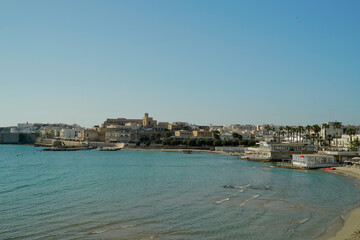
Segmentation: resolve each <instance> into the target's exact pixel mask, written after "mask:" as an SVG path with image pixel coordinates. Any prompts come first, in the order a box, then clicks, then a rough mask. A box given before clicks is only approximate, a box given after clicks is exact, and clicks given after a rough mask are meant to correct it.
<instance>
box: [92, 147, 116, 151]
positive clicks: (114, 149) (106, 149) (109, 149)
mask: <svg viewBox="0 0 360 240" xmlns="http://www.w3.org/2000/svg"><path fill="white" fill-rule="evenodd" d="M98 150H99V151H120V150H121V148H119V147H99V148H98Z"/></svg>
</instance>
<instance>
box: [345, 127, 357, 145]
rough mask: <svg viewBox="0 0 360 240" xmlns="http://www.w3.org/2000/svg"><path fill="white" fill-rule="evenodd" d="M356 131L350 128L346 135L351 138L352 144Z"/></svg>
mask: <svg viewBox="0 0 360 240" xmlns="http://www.w3.org/2000/svg"><path fill="white" fill-rule="evenodd" d="M355 133H356V130H355V128H349V129H347V130H346V134H347V135H349V136H350V142H352V136H353V135H355Z"/></svg>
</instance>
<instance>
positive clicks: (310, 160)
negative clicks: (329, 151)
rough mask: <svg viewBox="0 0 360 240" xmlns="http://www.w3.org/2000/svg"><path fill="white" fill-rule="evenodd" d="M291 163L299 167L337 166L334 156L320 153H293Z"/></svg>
mask: <svg viewBox="0 0 360 240" xmlns="http://www.w3.org/2000/svg"><path fill="white" fill-rule="evenodd" d="M291 163H292V165H293V166H295V167H301V168H324V167H334V166H337V163H336V160H335V157H334V156H329V155H321V154H294V155H293V157H292V160H291Z"/></svg>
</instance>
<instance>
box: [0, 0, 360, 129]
mask: <svg viewBox="0 0 360 240" xmlns="http://www.w3.org/2000/svg"><path fill="white" fill-rule="evenodd" d="M359 12H360V1H357V0H354V1H329V0H326V1H289V0H284V1H267V0H264V1H257V0H255V1H209V0H204V1H200V0H197V1H185V0H182V1H167V0H166V1H149V0H146V1H100V0H98V1H91V0H75V1H70V0H69V1H48V0H44V1H36V0H33V1H28V0H26V1H18V0H11V1H10V0H9V1H1V2H0V83H1V85H0V86H1V93H0V110H1V114H0V126H9V125H15V124H16V123H18V122H26V121H29V122H45V123H47V122H51V123H52V122H64V123H78V124H80V125H83V126H86V127H91V126H92V125H94V124H101V123H102V122H103V121H104V120H105V119H106V118H115V117H127V118H141V117H142V116H143V114H144V112H149V113H150V115H151V116H153V117H154V118H155V119H157V120H158V121H169V122H172V121H187V122H190V123H197V124H209V123H212V124H229V123H251V124H261V123H274V124H284V125H288V124H294V125H299V124H302V125H306V124H315V123H322V122H324V121H328V120H329V115H330V120H334V119H335V120H338V121H342V122H344V123H347V124H360V111H359V110H360V91H359V90H360V31H359V26H360V14H359ZM329 113H330V114H329Z"/></svg>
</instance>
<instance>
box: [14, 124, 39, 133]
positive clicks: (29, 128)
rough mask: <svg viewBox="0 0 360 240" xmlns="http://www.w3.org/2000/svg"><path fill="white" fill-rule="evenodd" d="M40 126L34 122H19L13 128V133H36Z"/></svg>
mask: <svg viewBox="0 0 360 240" xmlns="http://www.w3.org/2000/svg"><path fill="white" fill-rule="evenodd" d="M37 131H38V128H37V127H35V126H34V124H31V123H30V124H29V123H18V125H17V127H16V128H11V129H10V132H11V133H34V132H37Z"/></svg>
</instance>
